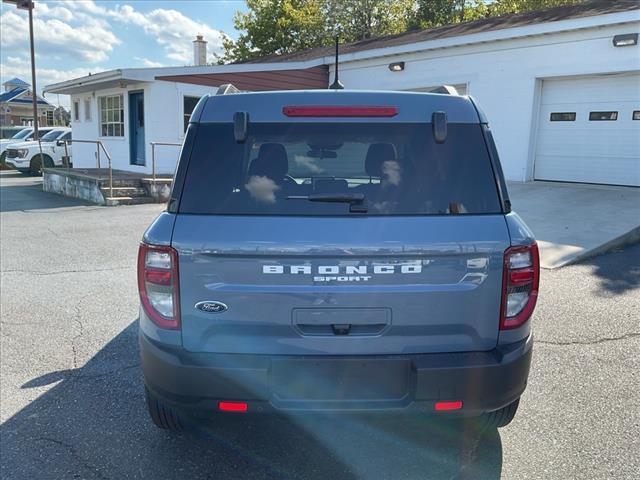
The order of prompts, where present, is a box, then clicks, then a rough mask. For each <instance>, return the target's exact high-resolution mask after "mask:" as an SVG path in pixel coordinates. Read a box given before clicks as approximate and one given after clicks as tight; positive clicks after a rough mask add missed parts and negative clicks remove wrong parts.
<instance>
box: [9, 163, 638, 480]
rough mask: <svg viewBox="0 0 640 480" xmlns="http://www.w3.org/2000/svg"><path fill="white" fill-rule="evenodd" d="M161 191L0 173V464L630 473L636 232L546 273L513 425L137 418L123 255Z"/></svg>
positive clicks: (13, 467) (260, 471)
mask: <svg viewBox="0 0 640 480" xmlns="http://www.w3.org/2000/svg"><path fill="white" fill-rule="evenodd" d="M161 208H162V207H160V206H158V205H139V206H130V207H113V208H105V207H96V206H93V205H87V204H83V203H82V202H79V201H76V200H72V199H66V198H62V197H58V196H55V195H51V194H47V193H44V192H42V191H41V187H40V182H39V180H38V179H34V178H29V177H23V176H20V175H17V174H15V173H12V172H2V173H1V174H0V210H1V213H0V237H1V250H0V254H1V256H0V260H1V267H2V276H1V297H0V309H1V314H2V315H1V322H2V324H1V326H0V335H1V342H0V374H1V377H0V419H1V422H2V425H1V427H0V435H1V438H0V445H1V450H0V455H1V469H0V476H1V477H2V478H6V479H33V478H38V479H67V478H69V479H122V478H131V479H134V478H152V479H164V478H167V479H172V478H176V479H178V478H179V479H183V478H189V479H201V478H203V479H204V478H208V479H225V480H226V479H276V478H277V479H280V478H287V479H323V480H324V479H327V478H332V479H335V480H342V479H346V480H351V479H353V480H355V479H367V480H369V479H372V480H376V479H390V480H402V479H411V480H414V479H415V480H418V479H420V480H422V479H431V478H434V479H440V478H470V479H471V478H473V479H475V478H482V479H484V478H507V479H544V478H551V479H556V478H557V479H568V478H571V479H573V478H576V479H578V478H579V479H634V478H640V456H639V455H638V452H640V407H639V402H638V396H639V393H640V392H639V388H638V386H639V385H640V374H639V373H638V372H640V354H639V352H640V325H639V324H640V314H639V313H638V312H640V245H635V246H632V247H628V248H626V249H624V250H620V251H615V252H611V253H609V254H606V255H603V256H600V257H596V258H593V259H591V260H587V261H585V262H583V263H582V264H579V265H574V266H570V267H565V268H562V269H560V270H555V271H548V270H546V271H543V273H542V280H541V297H540V301H539V304H538V308H537V311H536V314H535V317H534V320H533V322H534V328H535V332H536V333H535V334H536V337H535V338H536V340H535V350H534V361H533V366H532V372H531V376H530V382H529V387H528V389H527V391H526V392H525V394H524V396H523V398H522V402H521V404H520V410H519V412H518V415H517V416H516V419H515V420H514V422H513V423H512V424H511V425H510V426H508V427H506V428H503V429H500V430H499V431H495V430H494V431H489V432H486V433H484V434H479V433H478V432H477V431H475V429H474V428H473V425H472V424H462V423H453V422H434V421H433V420H430V419H424V418H411V419H401V418H398V419H396V418H393V419H388V418H350V417H339V418H332V417H322V416H317V417H302V418H299V417H290V418H284V417H282V418H281V417H274V418H258V419H248V418H247V417H223V418H221V419H220V420H218V421H216V422H214V423H213V424H208V425H202V426H200V427H199V428H198V430H197V431H196V432H194V433H190V434H184V435H179V436H176V435H171V434H168V433H166V432H163V431H159V430H157V429H155V427H153V426H152V424H151V422H150V420H149V419H148V417H147V412H146V407H145V405H144V398H143V390H142V383H141V371H140V366H139V361H138V351H137V344H136V329H137V325H136V317H137V295H136V279H135V257H136V252H137V244H138V241H139V239H140V236H141V234H142V232H143V230H144V229H145V227H146V226H147V225H148V224H149V223H150V222H151V220H152V219H153V218H154V217H155V215H157V213H159V212H160V210H161Z"/></svg>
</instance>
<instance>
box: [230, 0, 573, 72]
mask: <svg viewBox="0 0 640 480" xmlns="http://www.w3.org/2000/svg"><path fill="white" fill-rule="evenodd" d="M583 1H584V0H493V1H488V0H247V7H248V11H247V13H241V12H237V13H236V15H235V16H234V18H233V24H234V27H235V28H236V30H238V31H239V32H240V35H239V36H238V39H237V40H236V41H234V40H232V39H231V38H229V37H228V36H226V35H225V36H223V42H222V45H223V49H224V54H223V56H222V57H220V59H219V62H220V63H228V62H240V61H246V60H251V59H253V58H258V57H262V56H265V55H271V54H278V55H282V54H287V53H292V52H296V51H300V50H306V49H308V48H313V47H320V46H329V45H332V43H333V41H334V38H335V35H336V34H337V33H339V35H340V39H341V41H342V42H354V41H358V40H364V39H367V38H372V37H378V36H382V35H392V34H397V33H402V32H405V31H407V30H409V29H414V28H432V27H439V26H442V25H450V24H454V23H460V22H466V21H470V20H477V19H480V18H486V17H493V16H497V15H506V14H511V13H520V12H527V11H530V10H539V9H544V8H551V7H556V6H560V5H571V4H576V3H581V2H583Z"/></svg>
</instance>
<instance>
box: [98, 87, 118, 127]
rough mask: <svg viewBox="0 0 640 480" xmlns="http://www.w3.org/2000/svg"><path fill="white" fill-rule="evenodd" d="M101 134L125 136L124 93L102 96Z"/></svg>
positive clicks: (100, 102) (100, 99)
mask: <svg viewBox="0 0 640 480" xmlns="http://www.w3.org/2000/svg"><path fill="white" fill-rule="evenodd" d="M98 108H99V110H100V136H102V137H124V103H123V97H122V95H109V96H107V97H100V98H99V101H98Z"/></svg>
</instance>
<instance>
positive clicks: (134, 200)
mask: <svg viewBox="0 0 640 480" xmlns="http://www.w3.org/2000/svg"><path fill="white" fill-rule="evenodd" d="M104 201H105V205H107V206H108V207H115V206H116V205H139V204H141V203H158V202H157V201H156V199H155V198H153V197H104Z"/></svg>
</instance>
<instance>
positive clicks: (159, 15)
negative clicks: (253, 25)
mask: <svg viewBox="0 0 640 480" xmlns="http://www.w3.org/2000/svg"><path fill="white" fill-rule="evenodd" d="M108 15H109V16H110V17H111V18H113V19H114V20H116V21H119V22H123V23H129V24H133V25H136V26H138V27H141V28H142V30H143V31H144V32H145V33H146V34H147V35H150V36H152V37H153V38H154V39H155V41H156V42H158V44H160V45H162V46H163V47H164V49H165V52H166V56H167V58H169V59H171V60H176V61H178V62H182V63H185V64H190V63H192V62H193V43H192V42H193V40H194V38H195V36H196V35H203V36H204V38H205V40H207V41H208V42H209V43H208V45H207V47H208V58H207V60H208V61H209V62H214V61H215V59H216V57H215V54H216V53H220V52H221V51H222V34H221V33H220V31H218V30H215V29H213V28H211V27H209V26H208V25H206V24H204V23H201V22H198V21H196V20H193V19H191V18H189V17H187V16H185V15H183V14H182V13H180V12H179V11H177V10H173V9H171V10H167V9H164V8H158V9H155V10H152V11H150V12H148V13H144V14H143V13H141V12H139V11H137V10H136V9H135V8H133V7H132V6H131V5H122V6H116V8H115V9H113V10H110V11H109V13H108Z"/></svg>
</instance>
